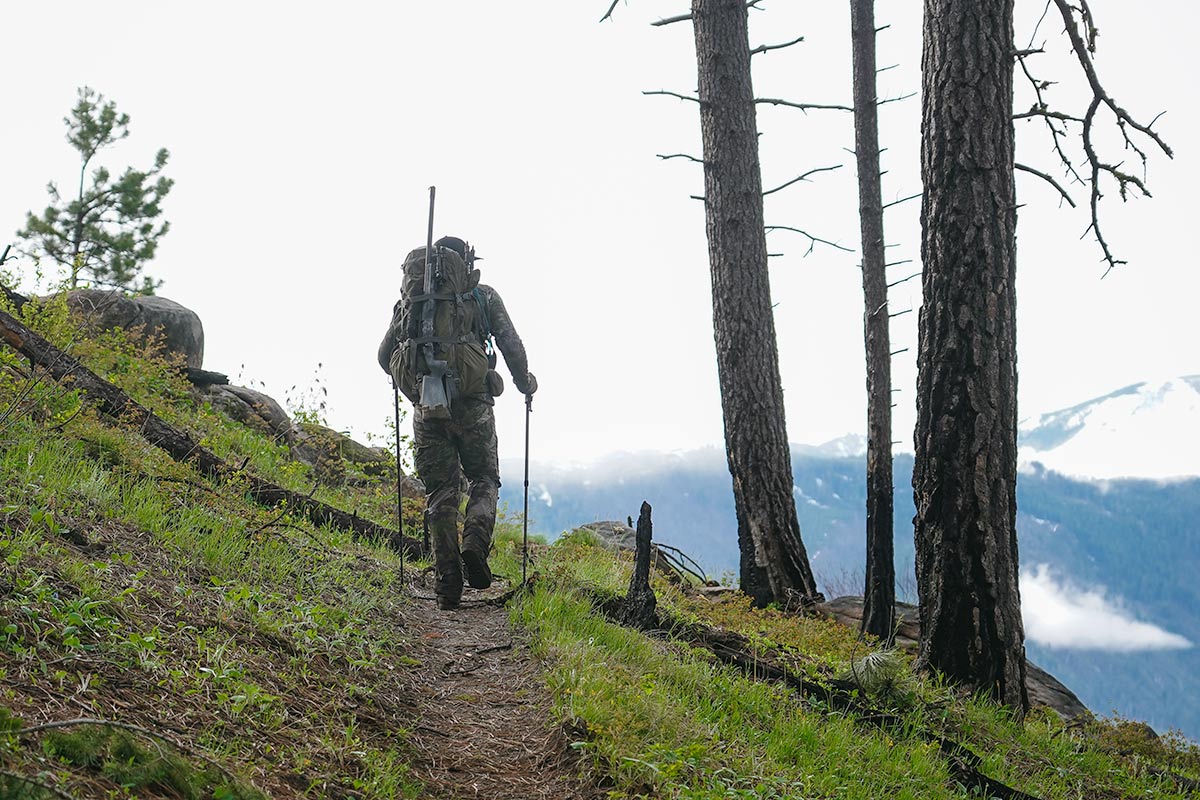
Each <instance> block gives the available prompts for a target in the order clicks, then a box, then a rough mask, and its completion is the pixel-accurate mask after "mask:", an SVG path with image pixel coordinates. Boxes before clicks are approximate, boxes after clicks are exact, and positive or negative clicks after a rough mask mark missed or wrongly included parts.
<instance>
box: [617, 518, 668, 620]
mask: <svg viewBox="0 0 1200 800" xmlns="http://www.w3.org/2000/svg"><path fill="white" fill-rule="evenodd" d="M653 530H654V528H653V524H652V523H651V521H650V504H649V503H647V502H643V503H642V509H641V512H640V513H639V514H638V521H637V539H636V542H637V550H636V552H635V556H634V561H633V575H631V576H630V578H629V593H628V594H626V595H625V597H624V598H623V599H622V600H621V605H620V608H619V610H618V612H617V613H618V615H619V616H620V618H621V621H622V623H623V624H625V625H629V626H631V627H634V628H639V629H642V630H648V629H650V628H654V627H657V625H658V614H657V608H658V598H656V597H655V596H654V590H653V589H651V588H650V559H651V556H652V555H653V552H652V548H651V541H650V540H651V538H652V536H653Z"/></svg>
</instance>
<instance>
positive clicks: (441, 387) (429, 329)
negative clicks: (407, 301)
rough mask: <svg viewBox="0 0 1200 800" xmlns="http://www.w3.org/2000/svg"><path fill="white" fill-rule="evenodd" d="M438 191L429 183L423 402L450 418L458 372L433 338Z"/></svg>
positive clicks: (430, 411)
mask: <svg viewBox="0 0 1200 800" xmlns="http://www.w3.org/2000/svg"><path fill="white" fill-rule="evenodd" d="M436 193H437V187H436V186H430V187H429V234H428V237H427V239H426V242H425V287H424V288H425V298H424V303H423V304H422V306H421V339H422V340H423V341H424V343H423V344H422V345H421V355H422V356H423V357H424V359H425V367H426V369H427V370H428V374H426V375H422V376H421V392H420V397H421V399H420V402H419V403H418V405H419V406H421V407H422V411H423V413H424V414H425V416H426V417H428V418H431V419H449V418H450V401H451V399H452V397H453V394H454V376H453V375H452V374H450V371H449V368H448V366H447V364H446V362H445V361H439V360H438V358H437V356H436V355H435V354H434V349H433V344H434V343H433V338H434V336H435V331H434V324H433V320H434V315H435V314H436V313H437V304H436V303H434V297H433V295H434V292H435V291H436V290H437V285H438V283H439V281H440V280H441V277H442V257H441V248H437V250H435V249H434V247H433V201H434V196H435V194H436Z"/></svg>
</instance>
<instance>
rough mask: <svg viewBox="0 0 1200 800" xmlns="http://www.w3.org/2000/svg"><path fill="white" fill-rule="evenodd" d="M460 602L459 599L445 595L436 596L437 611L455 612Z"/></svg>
mask: <svg viewBox="0 0 1200 800" xmlns="http://www.w3.org/2000/svg"><path fill="white" fill-rule="evenodd" d="M461 602H462V601H461V599H460V598H458V597H446V596H445V595H438V599H437V604H438V610H440V611H457V610H458V607H459V605H460V604H461Z"/></svg>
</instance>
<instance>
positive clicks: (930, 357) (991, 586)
mask: <svg viewBox="0 0 1200 800" xmlns="http://www.w3.org/2000/svg"><path fill="white" fill-rule="evenodd" d="M1012 18H1013V0H998V2H995V3H982V4H981V3H974V2H967V0H925V28H924V51H923V55H922V62H923V63H922V70H921V72H922V76H923V78H922V80H923V85H922V93H921V94H922V98H923V99H922V141H921V172H922V176H923V179H924V182H925V195H924V200H923V205H922V209H921V228H922V231H921V256H922V259H923V262H924V267H923V275H922V285H923V302H922V307H921V317H920V323H919V347H920V350H919V355H918V359H917V369H918V374H917V429H916V442H915V444H916V465H915V469H914V472H913V498H914V500H915V503H916V509H917V515H916V518H915V520H914V522H915V524H916V531H915V534H916V557H917V563H916V566H917V590H918V592H919V593H920V600H921V611H920V615H921V641H920V651H919V656H918V661H919V663H920V664H921V665H922V666H926V667H932V668H934V669H937V670H938V671H940V672H941V673H943V674H944V675H946V676H947V677H949V678H950V679H952V680H954V681H957V682H959V683H963V684H966V685H968V686H970V687H972V688H974V689H975V690H977V691H978V690H982V691H985V692H987V693H989V694H991V695H992V696H993V697H995V698H996V699H997V700H999V701H1001V702H1003V703H1006V704H1008V705H1010V706H1012V707H1013V708H1015V709H1017V710H1018V711H1019V712H1020V711H1024V710H1025V709H1026V708H1028V698H1027V695H1026V691H1025V647H1024V631H1023V629H1022V624H1021V598H1020V593H1019V590H1018V587H1017V536H1016V513H1017V503H1016V476H1017V459H1016V455H1017V441H1016V432H1017V430H1016V424H1017V407H1016V404H1017V365H1016V297H1015V292H1014V279H1015V272H1016V269H1015V268H1016V236H1015V232H1016V200H1015V192H1014V186H1013V126H1012V102H1013V92H1012V77H1013V61H1012V51H1013V27H1012Z"/></svg>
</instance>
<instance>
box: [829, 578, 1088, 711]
mask: <svg viewBox="0 0 1200 800" xmlns="http://www.w3.org/2000/svg"><path fill="white" fill-rule="evenodd" d="M862 605H863V599H862V598H861V597H853V596H850V597H837V598H834V599H833V600H830V601H829V602H827V603H820V604H818V605H817V606H816V611H817V612H818V613H821V614H824V615H825V616H827V617H829V618H830V619H834V620H837V621H838V622H840V623H842V624H843V625H847V626H849V627H852V628H854V629H855V630H858V629H859V627H860V626H861V624H862ZM896 621H897V624H898V627H897V629H896V647H898V648H900V649H901V650H907V651H909V652H911V653H915V652H916V651H917V645H918V642H919V640H920V638H921V618H920V616H919V615H918V612H917V607H916V606H914V605H910V604H908V603H896ZM1025 689H1026V691H1028V693H1029V703H1030V705H1033V706H1046V707H1048V708H1050V709H1052V710H1054V711H1055V712H1056V713H1057V714H1058V715H1059V716H1060V717H1062V718H1063V719H1064V720H1067V721H1070V720H1073V719H1076V718H1078V717H1087V716H1091V712H1090V711H1089V710H1088V708H1087V706H1085V705H1084V704H1083V702H1082V701H1080V699H1079V698H1078V697H1076V696H1075V693H1074V692H1072V691H1071V690H1070V689H1068V688H1067V687H1066V686H1064V685H1063V684H1062V683H1061V682H1060V681H1059V680H1058V679H1057V678H1055V677H1054V676H1053V675H1051V674H1050V673H1049V672H1046V671H1045V670H1044V669H1042V668H1041V667H1039V666H1037V665H1036V664H1034V663H1033V662H1032V661H1028V660H1026V662H1025Z"/></svg>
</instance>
